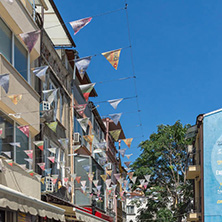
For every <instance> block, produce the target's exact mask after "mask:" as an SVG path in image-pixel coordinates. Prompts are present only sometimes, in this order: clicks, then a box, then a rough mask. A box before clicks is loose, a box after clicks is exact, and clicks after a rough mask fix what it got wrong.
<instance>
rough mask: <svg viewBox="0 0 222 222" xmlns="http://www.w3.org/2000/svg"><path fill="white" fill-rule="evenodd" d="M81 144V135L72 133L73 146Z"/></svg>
mask: <svg viewBox="0 0 222 222" xmlns="http://www.w3.org/2000/svg"><path fill="white" fill-rule="evenodd" d="M80 144H81V135H80V134H79V133H74V135H73V145H80Z"/></svg>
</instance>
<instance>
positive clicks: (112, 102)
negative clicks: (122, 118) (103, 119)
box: [108, 98, 123, 109]
mask: <svg viewBox="0 0 222 222" xmlns="http://www.w3.org/2000/svg"><path fill="white" fill-rule="evenodd" d="M122 100H123V98H121V99H112V100H108V102H109V104H110V105H111V106H112V107H113V108H114V109H117V106H118V105H119V103H120V102H121V101H122Z"/></svg>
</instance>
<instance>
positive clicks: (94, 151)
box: [93, 149, 103, 153]
mask: <svg viewBox="0 0 222 222" xmlns="http://www.w3.org/2000/svg"><path fill="white" fill-rule="evenodd" d="M102 152H103V150H101V149H95V150H93V153H102Z"/></svg>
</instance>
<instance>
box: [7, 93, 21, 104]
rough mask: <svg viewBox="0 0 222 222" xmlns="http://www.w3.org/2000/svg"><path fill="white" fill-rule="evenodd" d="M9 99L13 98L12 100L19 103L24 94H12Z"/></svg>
mask: <svg viewBox="0 0 222 222" xmlns="http://www.w3.org/2000/svg"><path fill="white" fill-rule="evenodd" d="M8 98H9V99H11V101H12V102H13V103H14V104H15V105H17V104H18V102H19V101H20V100H21V99H22V94H18V95H11V96H8Z"/></svg>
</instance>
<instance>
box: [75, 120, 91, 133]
mask: <svg viewBox="0 0 222 222" xmlns="http://www.w3.org/2000/svg"><path fill="white" fill-rule="evenodd" d="M77 121H78V122H79V124H80V126H81V127H82V129H83V131H84V132H86V130H87V127H88V122H89V118H88V117H86V118H81V119H77Z"/></svg>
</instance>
